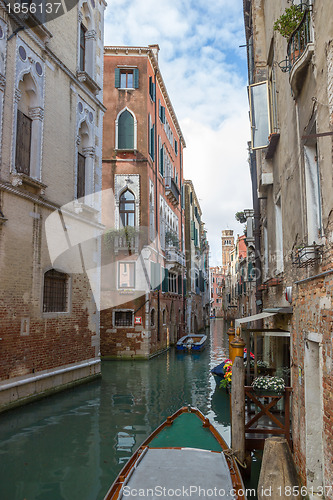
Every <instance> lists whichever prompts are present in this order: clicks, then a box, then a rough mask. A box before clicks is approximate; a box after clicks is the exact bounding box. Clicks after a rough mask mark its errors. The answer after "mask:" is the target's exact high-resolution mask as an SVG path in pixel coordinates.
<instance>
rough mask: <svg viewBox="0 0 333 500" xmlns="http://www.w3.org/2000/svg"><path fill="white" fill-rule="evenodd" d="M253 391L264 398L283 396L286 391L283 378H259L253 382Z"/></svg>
mask: <svg viewBox="0 0 333 500" xmlns="http://www.w3.org/2000/svg"><path fill="white" fill-rule="evenodd" d="M252 387H253V390H254V391H255V392H256V393H257V394H260V395H262V396H269V395H273V396H275V395H281V394H283V393H284V390H285V383H284V380H283V378H281V377H269V376H266V377H257V378H255V379H254V381H253V382H252Z"/></svg>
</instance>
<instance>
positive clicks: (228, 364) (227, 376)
mask: <svg viewBox="0 0 333 500" xmlns="http://www.w3.org/2000/svg"><path fill="white" fill-rule="evenodd" d="M231 379H232V361H231V359H227V360H226V361H225V363H224V367H223V379H222V380H221V382H220V389H226V390H229V389H230V388H231Z"/></svg>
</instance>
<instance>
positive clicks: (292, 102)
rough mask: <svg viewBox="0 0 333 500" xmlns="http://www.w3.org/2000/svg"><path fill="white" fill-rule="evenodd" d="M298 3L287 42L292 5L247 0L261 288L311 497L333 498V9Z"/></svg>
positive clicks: (298, 455) (281, 0) (296, 455)
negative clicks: (282, 29)
mask: <svg viewBox="0 0 333 500" xmlns="http://www.w3.org/2000/svg"><path fill="white" fill-rule="evenodd" d="M293 4H294V5H298V9H299V11H300V17H299V19H300V20H299V24H298V26H297V28H296V30H294V31H293V30H292V34H291V36H290V38H289V40H287V39H285V38H283V37H282V36H281V35H280V33H279V32H278V31H274V29H273V25H274V22H275V21H276V20H277V19H278V18H279V16H281V14H282V13H283V12H284V11H285V9H286V8H290V6H291V5H290V2H287V0H279V1H277V2H270V1H268V0H252V1H251V0H244V18H245V31H246V38H247V45H248V68H249V83H250V87H249V96H250V108H251V115H252V123H251V124H252V131H253V134H252V145H251V148H252V149H251V151H250V164H251V170H252V181H253V182H254V183H255V184H256V187H257V189H256V190H255V192H254V202H255V203H254V205H255V206H256V207H257V208H256V210H255V214H254V217H255V218H256V219H257V220H258V221H260V227H259V230H260V235H259V236H260V238H259V240H261V245H260V248H259V253H260V256H261V264H262V266H261V267H262V276H261V283H260V290H259V291H260V293H261V302H262V304H261V308H262V310H264V311H265V309H266V310H269V311H271V313H272V316H271V319H270V321H269V322H268V323H267V325H268V326H270V327H280V328H281V329H283V330H284V331H285V332H287V333H288V332H289V333H290V342H288V345H287V346H285V348H286V349H288V350H289V354H288V353H287V352H285V354H284V356H283V355H282V353H281V343H279V341H278V339H276V340H274V341H272V343H271V345H270V346H269V349H270V351H271V356H273V357H275V358H277V357H278V358H279V359H280V361H281V362H284V363H285V362H286V361H287V360H289V366H287V367H286V368H287V369H288V368H290V370H291V385H292V389H293V396H292V415H291V418H292V439H293V444H294V458H295V462H296V465H297V468H298V471H299V474H300V477H301V479H302V482H303V484H304V485H305V486H306V487H307V490H308V492H309V496H310V498H324V496H325V498H333V495H332V492H329V490H328V489H327V488H329V487H331V485H332V481H333V467H332V463H333V447H332V429H333V420H332V414H333V413H332V411H333V406H332V384H333V359H332V358H333V353H332V331H333V316H332V314H333V313H332V288H333V269H332V245H333V238H332V234H333V233H332V228H333V190H332V185H333V176H332V172H333V170H332V160H333V158H332V144H333V143H332V140H333V114H332V111H333V105H332V103H333V85H332V82H333V72H332V60H333V55H332V54H333V42H332V40H333V26H332V23H328V22H327V19H332V15H333V5H332V3H331V2H319V1H317V0H313V1H308V2H303V3H301V2H296V1H294V2H293ZM257 250H258V248H256V251H257ZM283 358H284V361H283ZM325 487H326V492H325ZM323 493H324V495H323ZM325 493H326V495H325Z"/></svg>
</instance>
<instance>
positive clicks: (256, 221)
mask: <svg viewBox="0 0 333 500" xmlns="http://www.w3.org/2000/svg"><path fill="white" fill-rule="evenodd" d="M249 157H250V173H251V182H252V200H253V211H254V231H253V232H254V245H255V267H256V269H258V271H259V272H258V277H257V279H256V312H257V313H259V312H261V310H262V304H261V305H258V304H257V302H258V301H259V300H260V301H261V302H262V291H261V290H258V286H259V285H261V283H262V268H261V252H260V250H261V238H260V201H259V198H258V182H257V161H256V157H255V153H254V152H253V151H251V150H250V149H249Z"/></svg>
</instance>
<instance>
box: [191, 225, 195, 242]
mask: <svg viewBox="0 0 333 500" xmlns="http://www.w3.org/2000/svg"><path fill="white" fill-rule="evenodd" d="M194 239H195V223H194V221H192V220H191V240H194Z"/></svg>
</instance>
